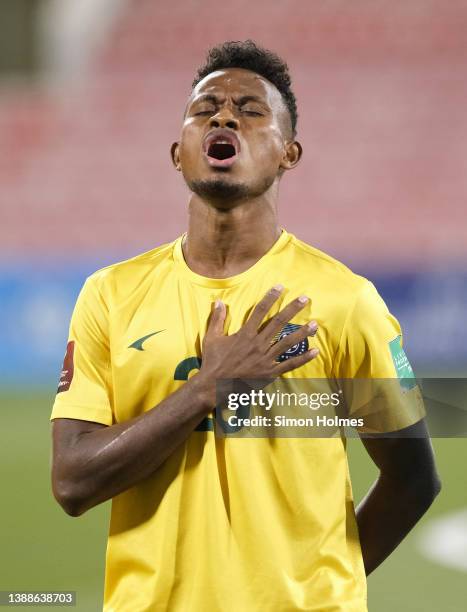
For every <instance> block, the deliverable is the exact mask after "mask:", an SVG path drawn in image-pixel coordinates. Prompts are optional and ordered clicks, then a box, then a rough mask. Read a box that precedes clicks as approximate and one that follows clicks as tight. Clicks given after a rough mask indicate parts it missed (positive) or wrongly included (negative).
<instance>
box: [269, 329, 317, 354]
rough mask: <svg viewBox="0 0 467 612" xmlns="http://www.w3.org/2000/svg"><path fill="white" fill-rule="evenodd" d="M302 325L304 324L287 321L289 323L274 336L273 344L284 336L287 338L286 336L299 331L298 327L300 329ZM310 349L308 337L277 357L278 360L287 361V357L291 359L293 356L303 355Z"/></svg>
mask: <svg viewBox="0 0 467 612" xmlns="http://www.w3.org/2000/svg"><path fill="white" fill-rule="evenodd" d="M300 327H302V326H301V325H295V324H294V323H287V325H286V326H285V327H283V328H282V329H281V331H280V332H279V333H278V334H277V335H276V336H275V337H274V340H273V344H275V343H276V342H279V340H282V338H285V336H288V335H289V334H291V333H292V332H294V331H297V329H300ZM308 349H309V345H308V338H305V339H304V340H301V341H300V342H298V343H297V344H294V345H293V346H291V347H290V348H289V349H287V350H286V351H285V353H282V355H279V357H277V358H276V361H279V362H281V361H287V359H290V358H291V357H297V356H298V355H303V353H306V351H307V350H308Z"/></svg>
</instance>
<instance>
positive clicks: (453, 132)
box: [0, 0, 467, 612]
mask: <svg viewBox="0 0 467 612" xmlns="http://www.w3.org/2000/svg"><path fill="white" fill-rule="evenodd" d="M466 32H467V2H465V0H450V2H443V1H442V0H410V1H409V2H389V0H354V1H353V2H345V0H327V1H324V0H312V1H309V2H305V1H304V0H302V1H300V0H279V1H276V2H270V1H267V0H257V1H256V2H251V1H246V0H232V2H230V3H227V4H221V3H218V2H214V0H204V1H201V0H200V1H196V0H190V1H189V0H185V1H183V2H172V3H167V2H158V1H154V0H152V1H151V0H81V1H80V2H73V1H71V0H11V1H10V0H4V1H3V2H2V4H1V7H0V143H1V147H0V331H1V342H0V398H1V405H2V429H1V434H0V441H1V442H0V477H1V482H2V485H3V487H2V493H3V495H2V505H1V514H0V517H1V522H0V550H1V557H0V590H6V589H23V590H27V589H41V590H52V589H55V590H56V589H63V590H64V589H71V590H76V591H77V592H78V606H77V610H80V611H83V612H93V611H95V610H96V611H97V610H99V609H100V607H101V601H102V587H103V570H104V553H105V540H106V529H107V523H106V521H107V517H108V505H105V506H102V507H100V508H97V509H95V510H93V511H91V512H89V513H88V514H87V515H85V516H83V517H81V518H80V519H78V520H77V519H70V518H68V517H66V516H65V515H64V514H63V513H62V511H61V510H60V509H59V508H58V506H57V505H56V504H55V502H54V500H53V499H52V496H51V493H50V487H49V462H50V442H49V422H48V418H49V415H50V409H51V405H52V402H53V396H54V391H55V388H56V383H57V378H58V373H59V370H60V366H61V360H62V357H63V353H64V348H65V342H66V336H67V327H68V322H69V318H70V314H71V311H72V308H73V304H74V302H75V299H76V297H77V294H78V291H79V289H80V287H81V285H82V283H83V281H84V279H85V278H86V276H87V275H89V274H90V273H92V272H93V271H94V270H96V269H97V268H99V267H102V266H104V265H107V264H110V263H113V262H115V261H118V260H121V259H124V258H126V257H129V256H132V255H136V254H137V253H140V252H142V251H145V250H148V249H150V248H152V247H154V246H155V245H158V244H162V243H164V242H168V241H171V240H173V239H174V238H176V237H177V236H178V235H179V234H180V233H181V232H182V231H184V229H185V219H186V203H187V198H188V194H187V191H186V188H185V187H184V185H183V184H182V182H181V179H180V175H178V174H177V173H175V172H171V169H172V167H171V163H170V158H169V148H170V145H171V143H172V141H173V140H176V139H177V136H178V133H179V129H180V122H181V115H182V112H183V108H184V103H185V100H186V97H187V95H188V93H189V91H190V84H191V81H192V79H193V76H194V73H195V70H196V68H197V67H198V65H199V64H200V63H201V62H202V60H203V58H204V54H205V51H206V50H207V48H208V47H209V46H211V45H212V44H215V43H218V42H221V41H223V40H240V39H245V38H253V39H255V40H257V41H258V42H260V43H261V44H263V45H264V46H267V47H270V48H272V49H274V50H276V51H277V52H278V53H279V54H282V55H283V56H284V57H285V59H286V60H287V61H288V63H289V66H290V68H291V72H292V76H293V81H294V89H295V92H296V95H297V98H298V105H299V113H300V117H299V126H298V127H299V139H300V140H301V142H302V144H303V146H304V149H305V156H304V160H303V162H302V164H301V166H300V167H299V168H298V169H297V170H296V171H295V172H294V173H293V174H290V175H287V176H286V177H285V179H284V181H283V185H282V194H281V212H280V216H281V222H282V225H283V226H285V227H286V228H287V229H288V230H289V231H291V232H293V233H295V234H296V235H297V236H299V237H300V238H301V239H303V240H305V241H307V242H309V243H311V244H313V245H315V246H317V247H318V248H321V249H322V250H324V251H326V252H327V253H329V254H331V255H333V256H335V257H337V258H338V259H341V260H342V261H343V262H344V263H346V264H347V265H349V266H350V267H351V268H352V269H354V270H355V271H356V272H359V273H361V274H364V275H366V276H368V277H369V278H370V279H371V280H372V281H373V282H374V283H375V285H376V286H377V288H378V290H379V291H380V292H381V294H382V295H383V297H384V298H385V299H386V301H387V303H388V305H389V307H390V309H391V310H392V312H393V313H394V314H395V315H396V316H397V317H398V318H399V320H400V321H401V324H402V326H403V329H404V332H405V346H406V350H407V353H408V355H409V358H410V359H411V361H412V364H413V366H414V369H415V371H416V373H417V375H418V376H422V375H429V374H431V375H438V376H456V375H457V376H465V375H466V372H467V327H466V325H465V315H466V304H467V265H466V264H467V223H466V217H467V205H466V199H467V167H466V159H467V115H466V112H465V109H466V108H467V79H466V74H467V37H466ZM338 295H339V294H338V288H336V299H338ZM434 444H435V447H436V451H437V456H438V461H439V465H440V471H441V475H442V479H443V484H444V489H443V492H442V494H441V496H440V498H438V500H437V502H436V503H435V506H434V507H433V508H432V509H431V510H430V512H429V514H428V515H427V516H426V518H424V520H423V522H422V524H421V525H420V526H419V527H418V528H417V530H416V531H415V533H413V534H412V535H411V536H410V537H409V538H408V539H407V541H406V542H404V544H403V545H402V546H401V547H400V549H399V550H398V551H397V552H396V553H395V554H394V555H393V556H392V557H391V558H390V559H389V560H388V561H387V562H386V563H385V564H384V565H383V566H382V567H381V568H380V569H379V570H378V571H377V572H375V574H374V576H372V577H371V578H370V580H369V603H370V610H371V611H372V612H373V611H376V612H393V611H394V610H401V611H403V612H405V611H410V612H412V611H417V612H418V611H420V612H421V611H423V612H439V610H441V609H442V610H443V612H458V611H460V610H463V609H465V608H464V606H465V601H466V597H467V589H466V583H467V581H466V578H467V577H466V573H467V514H466V511H465V509H466V505H467V499H466V491H467V476H466V471H465V464H466V460H467V448H466V447H467V444H466V443H465V441H464V440H462V439H450V440H435V441H434ZM350 457H351V468H352V473H353V478H354V489H355V495H356V498H357V499H359V498H361V496H362V495H363V494H364V492H365V491H366V489H367V488H368V486H369V484H370V483H371V481H372V479H373V478H374V476H375V470H374V468H373V467H372V465H371V463H370V461H369V459H367V458H366V456H365V455H364V453H363V452H362V450H361V445H360V444H359V443H358V441H351V443H350ZM239 612H241V611H239Z"/></svg>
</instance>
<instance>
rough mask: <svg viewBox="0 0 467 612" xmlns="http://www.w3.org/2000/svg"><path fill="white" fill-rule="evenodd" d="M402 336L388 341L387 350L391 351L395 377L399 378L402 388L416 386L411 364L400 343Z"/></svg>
mask: <svg viewBox="0 0 467 612" xmlns="http://www.w3.org/2000/svg"><path fill="white" fill-rule="evenodd" d="M401 341H402V336H397V337H396V338H394V340H391V342H389V350H390V351H391V357H392V362H393V363H394V368H395V369H396V374H397V377H398V378H399V380H400V384H401V387H402V388H404V389H412V388H413V387H416V386H417V381H416V380H415V376H414V372H413V370H412V366H411V365H410V362H409V360H408V359H407V355H406V354H405V351H404V349H403V348H402V345H401Z"/></svg>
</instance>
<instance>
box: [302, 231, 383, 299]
mask: <svg viewBox="0 0 467 612" xmlns="http://www.w3.org/2000/svg"><path fill="white" fill-rule="evenodd" d="M290 245H291V247H292V249H293V253H294V266H296V267H297V268H299V269H300V273H301V274H306V276H307V278H309V279H310V282H311V283H312V284H313V285H315V286H316V288H317V289H319V291H320V293H323V292H324V293H327V292H331V293H333V294H335V293H336V291H339V295H340V301H341V303H342V300H343V299H345V298H347V299H348V300H351V301H356V300H357V298H358V297H359V296H360V294H363V295H364V294H366V293H367V292H372V291H376V290H375V288H374V286H373V284H372V283H371V282H370V281H369V280H368V279H367V278H365V277H364V276H361V275H360V274H356V273H355V272H353V271H352V270H351V269H350V268H349V267H348V266H346V265H345V264H344V263H342V262H341V261H339V260H337V259H335V258H334V257H331V256H330V255H328V254H327V253H324V252H323V251H320V250H319V249H317V248H316V247H313V246H311V245H310V244H307V243H306V242H303V240H300V239H299V238H297V237H296V236H294V235H293V234H292V235H291V241H290Z"/></svg>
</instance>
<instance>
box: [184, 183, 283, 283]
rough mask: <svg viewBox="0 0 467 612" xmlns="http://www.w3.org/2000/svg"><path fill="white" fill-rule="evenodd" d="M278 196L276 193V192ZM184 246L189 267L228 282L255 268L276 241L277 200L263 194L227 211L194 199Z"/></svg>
mask: <svg viewBox="0 0 467 612" xmlns="http://www.w3.org/2000/svg"><path fill="white" fill-rule="evenodd" d="M276 195H277V192H276ZM188 213H189V220H188V231H187V236H186V239H185V242H184V243H183V245H182V249H183V255H184V257H185V261H186V262H187V264H188V266H189V267H190V268H191V270H193V272H196V273H197V274H201V275H203V276H207V277H210V278H226V277H229V276H234V275H235V274H240V273H241V272H244V271H245V270H247V269H248V268H250V267H251V266H252V265H254V264H255V263H256V262H257V261H258V260H259V259H260V258H261V257H262V256H263V255H264V254H265V253H266V252H267V251H269V249H270V248H271V247H272V245H273V244H274V243H275V242H276V241H277V239H278V238H279V236H280V234H281V229H280V227H279V224H278V220H277V198H276V197H271V194H268V195H266V194H262V195H261V196H259V197H257V198H253V199H251V200H246V201H243V202H241V203H239V204H238V205H237V206H233V207H231V208H229V209H228V210H226V209H218V208H215V207H214V206H213V205H212V204H210V203H208V202H206V201H205V200H203V199H202V198H200V197H199V196H198V195H196V194H194V195H193V196H192V197H191V200H190V203H189V208H188Z"/></svg>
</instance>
